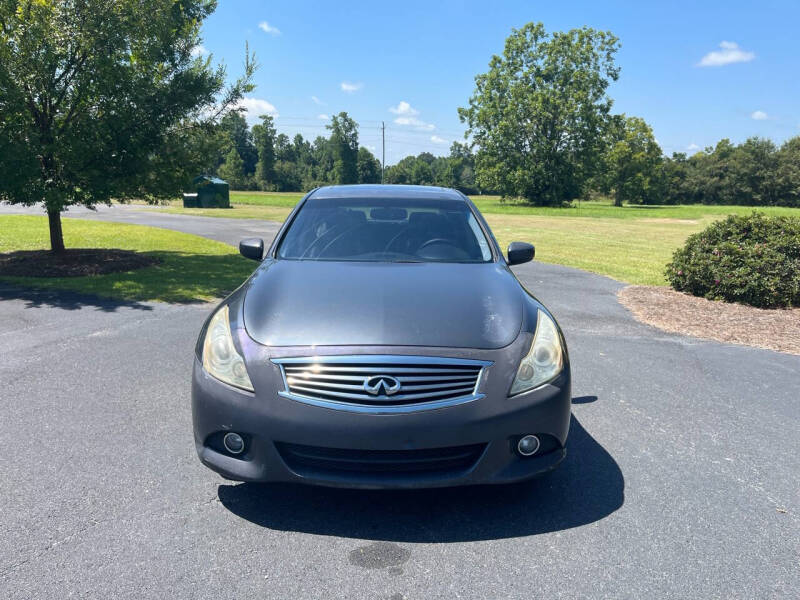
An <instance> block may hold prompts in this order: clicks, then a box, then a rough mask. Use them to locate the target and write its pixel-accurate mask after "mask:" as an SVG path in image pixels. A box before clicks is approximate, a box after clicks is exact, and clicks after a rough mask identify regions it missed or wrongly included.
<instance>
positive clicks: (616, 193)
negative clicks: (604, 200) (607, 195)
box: [614, 188, 622, 206]
mask: <svg viewBox="0 0 800 600" xmlns="http://www.w3.org/2000/svg"><path fill="white" fill-rule="evenodd" d="M614 206H622V195H621V194H620V193H619V188H617V189H616V190H614Z"/></svg>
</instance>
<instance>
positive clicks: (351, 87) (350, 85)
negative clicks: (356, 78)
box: [340, 81, 364, 94]
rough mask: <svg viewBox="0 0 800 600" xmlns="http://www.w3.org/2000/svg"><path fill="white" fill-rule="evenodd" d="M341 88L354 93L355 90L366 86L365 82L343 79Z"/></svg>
mask: <svg viewBox="0 0 800 600" xmlns="http://www.w3.org/2000/svg"><path fill="white" fill-rule="evenodd" d="M340 85H341V88H342V91H343V92H347V93H348V94H352V93H353V92H357V91H358V90H360V89H361V88H362V87H364V84H363V83H350V82H349V81H343V82H342V83H341V84H340Z"/></svg>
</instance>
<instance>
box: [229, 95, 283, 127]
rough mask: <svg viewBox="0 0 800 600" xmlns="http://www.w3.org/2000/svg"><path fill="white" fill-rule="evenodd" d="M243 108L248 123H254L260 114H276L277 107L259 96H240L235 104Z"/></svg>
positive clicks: (274, 115) (275, 115)
mask: <svg viewBox="0 0 800 600" xmlns="http://www.w3.org/2000/svg"><path fill="white" fill-rule="evenodd" d="M236 107H237V108H243V109H244V116H245V118H246V119H247V122H248V123H251V124H252V123H256V122H257V121H258V118H259V117H260V116H261V115H271V116H273V117H277V116H278V109H276V108H275V107H274V106H273V105H272V104H270V103H269V102H267V101H266V100H263V99H261V98H242V99H241V100H240V101H239V103H238V104H237V105H236Z"/></svg>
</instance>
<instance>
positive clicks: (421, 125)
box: [389, 100, 436, 131]
mask: <svg viewBox="0 0 800 600" xmlns="http://www.w3.org/2000/svg"><path fill="white" fill-rule="evenodd" d="M389 112H390V113H394V114H396V115H398V116H397V118H396V119H395V120H394V122H395V123H396V124H397V125H404V126H406V127H413V128H414V129H417V130H418V131H432V130H434V129H436V126H435V125H433V124H431V123H426V122H425V121H423V120H422V119H419V118H417V115H418V114H419V111H418V110H417V109H416V108H414V107H413V106H411V105H410V104H409V103H408V102H406V101H405V100H401V101H400V102H399V103H398V104H397V106H390V107H389Z"/></svg>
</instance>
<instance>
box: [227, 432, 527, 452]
mask: <svg viewBox="0 0 800 600" xmlns="http://www.w3.org/2000/svg"><path fill="white" fill-rule="evenodd" d="M229 435H230V434H229ZM539 445H540V444H539V438H538V437H536V436H535V435H526V436H524V437H522V438H520V440H519V442H517V452H519V453H520V454H521V455H522V456H533V455H534V454H536V451H537V450H539Z"/></svg>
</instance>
